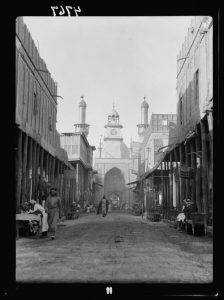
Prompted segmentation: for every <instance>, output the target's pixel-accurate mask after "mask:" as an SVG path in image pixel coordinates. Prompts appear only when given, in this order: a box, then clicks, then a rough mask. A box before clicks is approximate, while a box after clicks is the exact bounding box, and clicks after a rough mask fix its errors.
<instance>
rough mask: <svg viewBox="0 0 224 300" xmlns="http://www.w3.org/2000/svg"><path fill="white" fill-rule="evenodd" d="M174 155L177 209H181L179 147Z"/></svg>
mask: <svg viewBox="0 0 224 300" xmlns="http://www.w3.org/2000/svg"><path fill="white" fill-rule="evenodd" d="M174 155H175V162H176V170H177V171H176V175H177V209H178V210H180V209H181V204H180V203H181V202H180V173H179V172H180V171H179V166H178V161H179V159H178V149H177V148H175V149H174Z"/></svg>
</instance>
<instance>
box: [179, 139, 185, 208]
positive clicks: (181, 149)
mask: <svg viewBox="0 0 224 300" xmlns="http://www.w3.org/2000/svg"><path fill="white" fill-rule="evenodd" d="M179 153H180V166H183V164H184V152H183V145H182V144H180V146H179ZM184 197H185V185H184V179H183V178H182V177H181V176H180V205H181V207H182V206H183V200H184Z"/></svg>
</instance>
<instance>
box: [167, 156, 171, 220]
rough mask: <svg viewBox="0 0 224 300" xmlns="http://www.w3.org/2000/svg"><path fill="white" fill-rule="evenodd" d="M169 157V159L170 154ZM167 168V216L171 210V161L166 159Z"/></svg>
mask: <svg viewBox="0 0 224 300" xmlns="http://www.w3.org/2000/svg"><path fill="white" fill-rule="evenodd" d="M167 159H169V154H168V157H167ZM166 169H167V176H168V177H167V214H168V215H167V216H169V210H170V202H171V201H170V165H169V161H168V160H167V161H166Z"/></svg>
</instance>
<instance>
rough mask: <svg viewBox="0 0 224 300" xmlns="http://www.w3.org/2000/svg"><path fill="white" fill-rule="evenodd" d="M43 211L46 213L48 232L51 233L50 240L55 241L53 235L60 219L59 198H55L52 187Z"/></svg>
mask: <svg viewBox="0 0 224 300" xmlns="http://www.w3.org/2000/svg"><path fill="white" fill-rule="evenodd" d="M45 211H46V212H47V213H48V225H49V232H50V233H51V239H52V240H54V239H55V233H56V228H57V221H58V219H59V218H61V213H62V211H61V198H60V197H59V196H57V189H56V188H55V187H52V188H51V189H50V195H49V196H48V198H47V200H46V202H45Z"/></svg>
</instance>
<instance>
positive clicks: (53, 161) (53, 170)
mask: <svg viewBox="0 0 224 300" xmlns="http://www.w3.org/2000/svg"><path fill="white" fill-rule="evenodd" d="M51 178H52V184H53V185H55V157H54V156H52V167H51Z"/></svg>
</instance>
